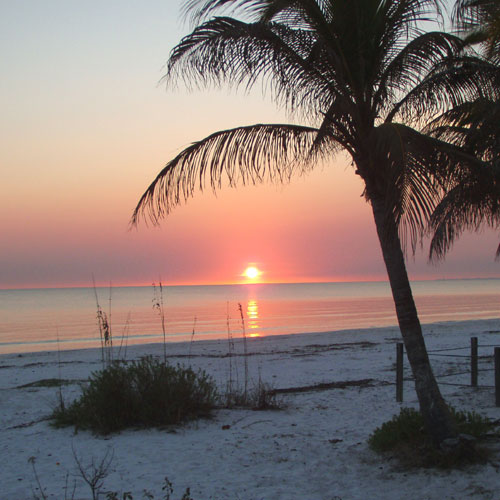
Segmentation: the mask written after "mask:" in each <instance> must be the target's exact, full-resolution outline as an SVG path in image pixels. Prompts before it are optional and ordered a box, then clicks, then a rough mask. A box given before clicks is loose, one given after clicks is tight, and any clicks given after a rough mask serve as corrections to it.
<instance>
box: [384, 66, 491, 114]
mask: <svg viewBox="0 0 500 500" xmlns="http://www.w3.org/2000/svg"><path fill="white" fill-rule="evenodd" d="M499 82H500V80H499V71H498V68H497V67H496V66H495V65H493V64H491V63H489V62H487V61H484V60H481V59H478V58H477V57H472V56H459V57H449V58H446V59H444V60H443V61H442V62H440V63H436V64H434V66H433V68H432V70H431V71H429V73H428V74H427V76H426V77H425V78H423V79H422V81H421V82H420V83H419V84H418V85H416V86H415V87H414V88H413V89H412V90H410V91H409V92H408V93H407V94H406V95H405V96H404V97H403V98H402V99H401V100H400V101H399V102H398V103H397V104H396V105H395V106H394V107H393V109H392V110H391V111H390V112H389V113H388V115H387V118H386V120H388V121H391V120H393V119H395V117H398V116H399V117H400V119H401V120H403V121H404V122H411V121H415V118H417V119H418V120H419V121H421V122H426V121H428V120H431V119H432V118H433V117H434V116H436V115H439V114H442V113H445V112H446V111H448V110H449V109H452V108H455V107H457V106H461V105H462V104H464V103H466V102H470V101H474V100H476V99H478V98H481V97H487V98H489V99H492V100H494V99H496V98H498V97H499V96H500V88H499Z"/></svg>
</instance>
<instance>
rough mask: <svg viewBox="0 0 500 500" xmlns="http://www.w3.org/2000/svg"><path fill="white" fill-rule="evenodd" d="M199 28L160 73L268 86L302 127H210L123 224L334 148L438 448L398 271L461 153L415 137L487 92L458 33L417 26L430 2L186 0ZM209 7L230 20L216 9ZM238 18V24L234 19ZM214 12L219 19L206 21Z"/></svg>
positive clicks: (432, 389)
mask: <svg viewBox="0 0 500 500" xmlns="http://www.w3.org/2000/svg"><path fill="white" fill-rule="evenodd" d="M188 9H189V11H190V12H191V13H192V15H193V20H194V22H195V23H197V26H196V27H195V29H194V30H193V32H192V33H191V34H189V35H187V36H186V37H184V38H183V39H182V40H181V42H180V43H179V44H178V45H177V46H176V47H175V48H174V49H173V51H172V53H171V55H170V59H169V61H168V65H167V75H166V79H167V80H168V81H174V80H178V79H179V78H183V79H184V80H185V81H186V83H187V84H188V85H189V84H192V82H193V81H196V82H197V83H201V84H211V83H212V84H215V85H219V84H220V83H221V82H222V81H227V82H230V83H232V84H235V85H243V84H244V85H245V86H246V87H251V86H253V85H255V84H259V85H265V86H267V88H268V89H269V90H270V92H271V93H272V96H273V98H274V99H275V101H276V102H277V103H279V104H281V105H284V106H286V107H287V109H288V110H289V111H290V112H291V113H294V114H295V116H299V117H300V118H301V119H302V120H303V121H304V122H307V123H308V124H309V125H308V126H305V125H293V124H292V125H291V124H272V125H262V124H257V125H253V126H247V127H238V128H235V129H231V130H223V131H220V132H216V133H214V134H212V135H210V136H209V137H207V138H205V139H203V140H201V141H199V142H195V143H193V144H192V145H191V146H189V147H188V148H187V149H185V150H184V151H182V152H181V153H180V154H179V155H178V156H176V157H175V158H174V159H172V160H171V161H170V162H169V163H168V164H167V165H166V166H165V168H164V169H163V170H162V171H161V172H160V173H159V175H158V176H157V177H156V179H155V180H154V181H153V183H152V184H151V185H150V186H149V187H148V189H147V190H146V192H145V193H144V194H143V196H142V198H141V199H140V201H139V203H138V205H137V207H136V209H135V211H134V214H133V217H132V223H133V224H137V222H138V220H139V219H140V218H141V217H149V218H150V219H151V220H152V221H153V222H154V223H158V221H159V220H160V219H161V218H162V217H164V216H165V215H167V214H168V213H169V212H170V210H172V209H173V208H174V207H175V206H176V205H177V204H178V203H180V202H181V201H183V200H185V199H187V198H189V197H191V196H192V195H193V194H194V191H195V190H196V188H201V189H203V188H204V187H205V185H206V182H207V178H208V182H209V183H210V185H211V187H212V188H213V189H217V188H219V187H221V185H222V183H223V182H224V181H225V180H226V181H227V182H228V184H229V185H230V186H236V185H237V184H238V183H248V182H251V183H256V182H262V181H265V180H271V181H278V182H286V181H288V180H289V179H290V178H291V177H292V176H293V175H294V174H295V173H298V172H304V171H307V170H309V169H311V168H313V165H314V161H315V160H317V159H320V158H321V159H327V160H328V159H330V158H331V157H332V155H334V154H335V153H336V152H337V151H339V150H345V151H347V152H348V153H349V154H350V156H351V158H352V166H353V169H354V172H355V173H356V174H357V175H359V176H360V177H361V178H362V180H363V181H364V186H365V190H364V196H365V198H366V201H367V202H369V203H370V204H371V207H372V211H373V216H374V220H375V225H376V229H377V234H378V238H379V242H380V246H381V249H382V254H383V258H384V262H385V266H386V269H387V273H388V277H389V282H390V285H391V289H392V294H393V298H394V303H395V308H396V314H397V318H398V322H399V326H400V329H401V333H402V337H403V340H404V343H405V346H406V352H407V355H408V359H409V361H410V365H411V368H412V371H413V374H414V378H415V387H416V392H417V396H418V399H419V404H420V408H421V411H422V414H423V416H424V420H425V422H426V427H427V429H428V431H429V433H430V434H431V436H432V438H433V440H434V442H435V443H436V445H438V444H440V443H441V442H442V441H443V440H445V439H447V438H449V437H453V436H456V427H455V424H454V421H453V419H452V417H451V415H450V412H449V410H448V408H447V406H446V404H445V402H444V400H443V398H442V396H441V394H440V391H439V388H438V385H437V383H436V380H435V378H434V375H433V372H432V369H431V365H430V363H429V358H428V355H427V351H426V347H425V343H424V338H423V335H422V328H421V325H420V322H419V319H418V315H417V310H416V307H415V303H414V300H413V296H412V291H411V287H410V283H409V279H408V275H407V271H406V266H405V259H404V257H405V249H407V248H408V247H411V248H414V246H415V244H416V241H417V239H418V237H419V234H420V230H421V227H422V226H423V225H424V224H425V222H426V221H427V220H428V218H429V216H430V214H431V212H432V210H433V208H434V207H435V205H436V203H437V201H438V200H439V198H440V196H441V194H442V190H443V189H444V188H446V187H447V183H448V182H449V181H448V173H449V171H450V169H451V168H453V169H455V170H456V169H458V170H459V169H460V168H462V165H465V163H467V162H468V161H469V160H470V158H469V156H468V155H467V154H465V153H464V152H462V151H460V149H459V148H457V147H456V146H453V145H450V144H447V143H446V142H445V141H442V140H440V139H439V138H436V137H431V136H429V135H427V134H425V133H423V132H422V130H423V127H424V125H425V124H426V123H427V122H428V121H429V120H430V119H431V117H434V116H435V115H437V114H442V113H444V112H445V111H447V110H448V109H449V108H451V107H454V106H458V105H461V104H463V103H464V102H467V101H470V100H471V99H474V98H476V97H477V96H478V95H480V94H481V92H483V94H484V92H485V91H484V89H488V90H490V89H492V84H491V80H492V75H491V74H490V72H489V71H488V70H487V69H484V70H482V71H479V69H480V68H482V61H480V60H479V59H477V58H474V57H470V56H469V55H467V54H462V55H461V54H460V53H459V51H461V50H462V49H463V45H464V44H463V42H462V40H461V39H460V38H458V37H456V36H453V35H451V34H447V33H445V32H442V31H432V32H430V31H429V32H424V31H423V30H422V29H420V28H419V23H420V22H421V21H428V20H429V19H432V18H434V17H436V15H437V1H433V0H205V2H204V3H201V4H200V1H199V0H192V3H191V4H189V5H188ZM215 13H222V14H224V13H225V14H228V13H231V14H232V15H233V17H228V16H219V17H217V16H214V14H215ZM238 13H240V14H241V15H242V16H243V18H244V19H246V20H245V21H244V20H240V19H237V18H236V17H235V16H236V15H237V14H238ZM211 16H214V17H211Z"/></svg>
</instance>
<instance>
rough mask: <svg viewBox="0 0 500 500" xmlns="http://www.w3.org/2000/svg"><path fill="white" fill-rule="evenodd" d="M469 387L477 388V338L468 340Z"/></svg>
mask: <svg viewBox="0 0 500 500" xmlns="http://www.w3.org/2000/svg"><path fill="white" fill-rule="evenodd" d="M470 385H471V386H472V387H477V337H471V339H470Z"/></svg>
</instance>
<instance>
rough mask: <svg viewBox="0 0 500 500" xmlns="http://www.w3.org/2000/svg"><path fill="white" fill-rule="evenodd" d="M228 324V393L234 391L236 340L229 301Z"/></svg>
mask: <svg viewBox="0 0 500 500" xmlns="http://www.w3.org/2000/svg"><path fill="white" fill-rule="evenodd" d="M226 325H227V356H228V358H229V382H228V387H227V389H228V394H232V393H233V360H232V357H233V351H234V340H233V335H232V334H231V328H230V326H229V302H227V313H226Z"/></svg>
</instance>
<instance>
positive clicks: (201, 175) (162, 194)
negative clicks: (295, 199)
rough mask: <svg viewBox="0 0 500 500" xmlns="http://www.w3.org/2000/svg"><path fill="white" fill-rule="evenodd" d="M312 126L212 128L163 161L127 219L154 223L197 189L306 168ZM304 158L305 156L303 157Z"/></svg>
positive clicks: (282, 176) (284, 176)
mask: <svg viewBox="0 0 500 500" xmlns="http://www.w3.org/2000/svg"><path fill="white" fill-rule="evenodd" d="M316 133H317V129H315V128H311V127H303V126H299V125H278V124H277V125H260V124H258V125H252V126H248V127H238V128H234V129H230V130H224V131H222V132H216V133H214V134H212V135H210V136H208V137H206V138H205V139H203V140H201V141H198V142H195V143H193V144H192V145H191V146H189V147H188V148H186V149H185V150H184V151H182V152H181V153H180V154H178V155H177V156H176V157H175V158H174V159H173V160H171V161H170V162H168V163H167V165H166V166H165V168H164V169H163V170H162V171H161V172H160V173H159V174H158V176H157V177H156V179H155V180H154V181H153V182H152V183H151V185H150V186H149V187H148V189H147V190H146V192H145V193H144V194H143V195H142V197H141V199H140V200H139V203H138V204H137V206H136V208H135V210H134V212H133V215H132V221H131V223H132V225H135V224H137V222H138V221H139V219H140V218H141V217H144V218H146V219H150V220H151V221H152V222H153V224H157V223H158V221H159V219H161V218H162V217H164V216H165V215H167V214H168V213H169V212H170V211H171V210H172V208H173V207H175V206H176V205H178V204H180V203H181V202H182V201H183V200H184V201H185V200H187V199H188V198H190V197H191V196H193V193H194V191H195V190H196V188H198V189H200V190H203V189H204V188H205V187H206V184H207V182H208V183H209V184H210V186H211V188H212V189H213V190H214V191H215V190H217V189H219V188H220V187H221V186H222V184H223V182H224V181H226V182H227V184H228V185H229V186H231V187H234V186H236V185H238V184H243V185H244V184H248V183H251V184H256V183H260V182H264V181H266V180H268V181H276V182H282V183H283V182H288V181H289V180H290V178H291V177H292V175H293V174H295V173H301V172H305V171H307V170H309V169H310V168H311V160H313V158H311V156H310V155H311V146H312V143H313V141H314V137H315V135H316ZM306 159H307V160H308V161H306Z"/></svg>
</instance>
